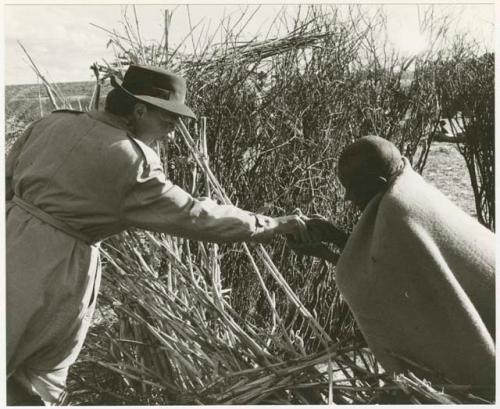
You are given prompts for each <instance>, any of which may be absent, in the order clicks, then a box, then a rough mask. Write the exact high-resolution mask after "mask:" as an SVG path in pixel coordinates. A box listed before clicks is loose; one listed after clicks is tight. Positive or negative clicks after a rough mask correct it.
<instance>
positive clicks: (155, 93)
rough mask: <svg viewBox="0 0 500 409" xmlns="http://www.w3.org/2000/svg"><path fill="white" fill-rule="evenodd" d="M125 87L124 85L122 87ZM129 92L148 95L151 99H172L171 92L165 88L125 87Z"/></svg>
mask: <svg viewBox="0 0 500 409" xmlns="http://www.w3.org/2000/svg"><path fill="white" fill-rule="evenodd" d="M122 86H123V85H122ZM123 88H125V89H126V90H127V91H128V92H130V93H132V94H135V95H147V96H149V97H155V98H161V99H165V100H167V101H168V100H169V99H170V95H171V91H170V90H168V89H163V88H156V87H142V86H140V87H131V86H123Z"/></svg>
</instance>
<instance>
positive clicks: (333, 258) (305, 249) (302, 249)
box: [286, 234, 340, 264]
mask: <svg viewBox="0 0 500 409" xmlns="http://www.w3.org/2000/svg"><path fill="white" fill-rule="evenodd" d="M286 244H287V246H288V247H290V248H291V249H292V250H293V251H294V252H295V253H297V254H299V255H301V256H313V257H318V258H321V259H323V260H326V261H329V262H330V263H334V264H335V263H337V260H338V259H339V257H340V255H339V254H338V253H334V252H333V251H331V250H330V249H329V248H328V247H327V246H325V245H324V244H323V243H302V242H300V241H298V240H295V239H294V238H293V236H291V235H289V234H287V236H286Z"/></svg>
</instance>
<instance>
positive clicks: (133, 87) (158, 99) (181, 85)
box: [110, 65, 196, 119]
mask: <svg viewBox="0 0 500 409" xmlns="http://www.w3.org/2000/svg"><path fill="white" fill-rule="evenodd" d="M110 80H111V85H112V86H113V87H115V88H120V89H122V90H123V91H125V92H126V93H127V94H129V95H131V96H133V97H134V98H136V99H138V100H139V101H143V102H147V103H148V104H151V105H154V106H155V107H158V108H160V109H163V110H165V111H168V112H171V113H173V114H176V115H180V116H185V117H189V118H194V119H195V118H196V115H195V114H194V112H193V111H191V109H190V108H189V107H187V106H186V105H184V100H185V98H186V81H185V80H184V78H182V77H180V76H178V75H175V74H173V73H171V72H168V71H166V70H164V69H162V68H158V67H150V66H144V65H131V66H130V67H129V68H128V70H127V72H126V73H125V76H124V77H123V81H120V80H119V79H118V78H116V77H115V76H111V78H110Z"/></svg>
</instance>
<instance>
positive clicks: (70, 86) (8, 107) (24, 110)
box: [5, 81, 108, 123]
mask: <svg viewBox="0 0 500 409" xmlns="http://www.w3.org/2000/svg"><path fill="white" fill-rule="evenodd" d="M55 87H57V88H58V89H59V90H60V94H62V95H64V96H66V98H67V99H66V101H64V102H63V101H58V103H59V104H60V105H61V107H62V106H63V105H65V104H64V103H66V105H70V106H71V107H72V108H73V109H86V108H87V107H88V105H89V102H90V100H91V98H92V94H93V92H94V87H95V83H94V82H92V81H86V82H66V83H59V84H55ZM107 89H108V88H107V87H105V88H104V90H103V92H101V96H102V95H105V93H106V92H107ZM52 110H53V108H52V105H51V104H50V101H49V98H48V96H47V93H46V91H45V88H44V87H43V85H41V84H28V85H7V86H6V87H5V113H6V117H9V116H10V117H14V116H15V117H16V119H17V120H18V121H20V122H23V123H27V122H31V121H33V120H35V119H38V118H39V117H40V116H41V115H42V114H43V115H46V114H47V113H49V112H51V111H52Z"/></svg>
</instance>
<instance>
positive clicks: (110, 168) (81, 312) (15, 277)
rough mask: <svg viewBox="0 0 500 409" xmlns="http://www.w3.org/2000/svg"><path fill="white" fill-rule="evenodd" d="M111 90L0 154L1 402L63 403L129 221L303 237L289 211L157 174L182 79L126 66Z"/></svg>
mask: <svg viewBox="0 0 500 409" xmlns="http://www.w3.org/2000/svg"><path fill="white" fill-rule="evenodd" d="M112 85H113V87H114V88H113V89H112V90H111V91H110V92H109V94H108V95H107V97H106V107H105V110H104V111H91V112H79V111H67V110H66V111H56V112H54V113H52V114H50V115H48V116H46V117H44V118H42V119H40V120H39V121H36V122H35V123H33V124H31V125H30V126H29V127H28V128H27V130H26V132H25V133H24V134H23V135H22V136H21V137H20V138H19V139H18V140H17V141H16V143H15V145H14V146H13V147H12V149H11V151H10V152H9V155H8V157H7V159H6V173H5V194H6V201H7V202H6V213H7V215H6V295H7V297H6V298H7V304H6V306H7V311H6V312H7V313H6V318H7V320H6V321H7V323H6V327H7V331H6V335H7V336H6V340H7V341H6V342H7V356H6V361H7V362H6V363H7V403H8V405H23V406H31V405H43V404H61V403H63V404H64V403H65V396H66V395H65V384H66V377H67V375H68V369H69V367H70V365H72V364H73V363H74V362H75V360H76V358H77V357H78V354H79V353H80V350H81V348H82V345H83V342H84V340H85V336H86V333H87V330H88V328H89V325H90V322H91V319H92V314H93V311H94V307H95V304H96V299H97V295H98V292H99V282H100V275H101V263H100V256H99V243H100V242H101V241H102V240H104V239H106V238H107V237H109V236H111V235H114V234H117V233H120V232H122V231H123V230H125V229H128V228H130V227H134V228H141V229H147V230H151V231H156V232H163V233H166V234H171V235H175V236H179V237H183V238H188V239H192V240H201V241H210V242H220V243H234V242H243V241H245V242H257V243H259V242H260V243H262V242H266V241H268V240H270V239H271V238H272V237H273V236H274V235H276V234H285V233H287V234H295V235H300V234H306V230H307V228H306V226H305V224H304V222H303V221H302V220H301V219H300V218H299V217H298V216H297V215H290V216H283V217H275V218H272V217H267V216H264V215H260V214H255V213H252V212H249V211H246V210H242V209H239V208H237V207H235V206H230V205H220V204H217V203H216V202H215V201H213V200H211V199H210V198H194V197H192V196H191V195H190V194H188V193H187V192H185V191H184V190H182V189H181V188H180V187H178V186H176V185H174V184H173V183H172V182H170V181H169V180H168V179H167V178H166V176H165V174H164V173H163V166H162V163H161V161H160V158H159V157H158V156H157V154H156V153H155V151H154V150H153V149H152V148H151V145H152V146H154V144H155V143H156V141H159V140H161V139H162V138H164V137H165V136H166V135H167V134H169V133H170V132H172V131H173V130H174V129H175V128H176V126H177V125H178V120H179V118H181V117H184V118H194V114H193V112H192V111H191V109H190V108H188V107H187V106H186V105H185V104H184V99H185V95H186V83H185V80H184V79H183V78H182V77H179V76H177V75H175V74H173V73H170V72H168V71H165V70H163V69H161V68H156V67H148V66H137V65H131V66H130V67H129V69H128V70H127V72H126V74H125V76H124V78H123V82H122V81H120V80H118V79H117V78H115V79H113V80H112Z"/></svg>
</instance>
